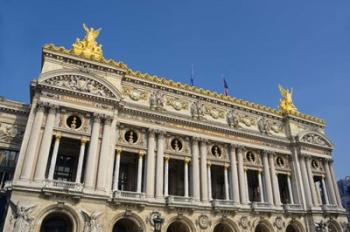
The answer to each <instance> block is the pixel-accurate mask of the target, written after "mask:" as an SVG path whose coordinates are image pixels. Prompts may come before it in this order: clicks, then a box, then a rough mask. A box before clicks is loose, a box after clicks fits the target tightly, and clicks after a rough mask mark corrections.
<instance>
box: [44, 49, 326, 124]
mask: <svg viewBox="0 0 350 232" xmlns="http://www.w3.org/2000/svg"><path fill="white" fill-rule="evenodd" d="M52 52H55V53H56V56H57V55H58V54H63V55H65V56H69V57H70V58H71V59H70V61H67V62H69V63H73V62H74V61H75V60H77V59H78V60H79V62H80V63H77V64H78V65H81V66H84V65H86V64H87V65H89V64H93V67H91V68H94V69H97V70H101V69H103V71H106V72H111V73H117V74H122V75H126V76H125V80H128V78H129V79H130V80H131V79H134V80H136V81H137V80H143V81H147V82H150V83H153V84H154V85H155V86H159V87H160V86H162V87H168V88H170V89H174V92H175V93H178V91H180V92H182V93H183V94H184V95H186V94H187V95H188V94H192V95H196V96H198V97H203V98H205V99H211V100H212V101H217V102H216V103H217V104H218V103H219V104H220V103H224V104H225V103H226V104H229V105H231V106H236V107H238V108H239V107H241V108H244V109H247V110H252V111H253V112H257V113H258V112H260V113H265V114H268V115H272V116H276V117H283V115H282V112H281V111H279V110H276V109H273V108H270V107H267V106H264V105H260V104H256V103H252V102H249V101H246V100H242V99H238V98H235V97H231V96H225V95H223V94H219V93H216V92H213V91H210V90H206V89H202V88H198V87H194V86H190V85H187V84H183V83H180V82H175V81H173V80H169V79H166V78H163V77H158V76H155V75H150V74H148V73H142V72H139V71H134V70H132V69H130V68H128V66H127V65H126V64H124V63H123V62H117V61H114V60H111V59H110V60H106V59H104V58H102V59H101V60H100V61H98V62H97V61H93V60H89V59H86V58H83V57H81V56H77V55H74V54H73V52H72V51H71V50H67V49H65V48H64V47H56V46H55V45H53V44H48V45H45V46H44V47H43V54H44V55H45V56H48V57H51V58H54V59H55V57H54V56H53V55H52ZM57 53H58V54H57ZM56 58H59V57H56ZM59 59H60V60H63V57H61V58H59ZM288 116H291V118H294V119H296V120H297V119H300V120H302V121H304V120H305V121H307V122H310V123H313V124H316V125H318V126H321V127H323V126H324V125H325V121H323V120H322V119H319V118H316V117H314V116H311V115H306V114H303V113H300V112H293V113H291V114H289V115H288Z"/></svg>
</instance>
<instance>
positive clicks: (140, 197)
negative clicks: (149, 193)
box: [112, 190, 146, 206]
mask: <svg viewBox="0 0 350 232" xmlns="http://www.w3.org/2000/svg"><path fill="white" fill-rule="evenodd" d="M112 201H113V203H115V204H119V203H130V204H139V205H140V206H142V205H143V203H144V202H145V201H146V195H145V193H139V192H133V191H121V190H116V191H114V192H113V194H112Z"/></svg>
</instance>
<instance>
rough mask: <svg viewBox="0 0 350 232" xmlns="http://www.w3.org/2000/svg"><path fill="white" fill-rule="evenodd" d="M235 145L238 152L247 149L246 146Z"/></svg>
mask: <svg viewBox="0 0 350 232" xmlns="http://www.w3.org/2000/svg"><path fill="white" fill-rule="evenodd" d="M236 147H237V149H238V151H239V152H244V151H246V150H248V149H247V147H246V146H243V145H237V146H236Z"/></svg>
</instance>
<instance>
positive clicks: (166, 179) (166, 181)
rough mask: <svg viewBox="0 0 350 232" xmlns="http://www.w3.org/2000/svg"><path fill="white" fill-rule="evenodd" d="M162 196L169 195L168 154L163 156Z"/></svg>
mask: <svg viewBox="0 0 350 232" xmlns="http://www.w3.org/2000/svg"><path fill="white" fill-rule="evenodd" d="M164 160H165V161H164V196H166V197H167V196H169V156H165V157H164Z"/></svg>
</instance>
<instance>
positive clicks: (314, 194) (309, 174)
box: [306, 157, 319, 206]
mask: <svg viewBox="0 0 350 232" xmlns="http://www.w3.org/2000/svg"><path fill="white" fill-rule="evenodd" d="M306 167H307V173H308V178H309V184H310V188H311V196H312V199H313V204H314V205H315V206H318V205H319V202H317V194H316V189H315V183H314V178H313V175H312V170H311V158H310V157H306Z"/></svg>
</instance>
